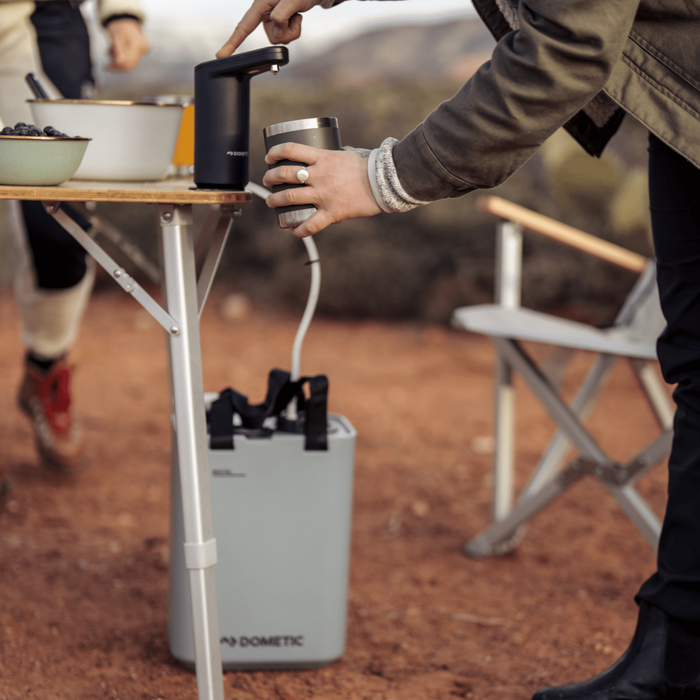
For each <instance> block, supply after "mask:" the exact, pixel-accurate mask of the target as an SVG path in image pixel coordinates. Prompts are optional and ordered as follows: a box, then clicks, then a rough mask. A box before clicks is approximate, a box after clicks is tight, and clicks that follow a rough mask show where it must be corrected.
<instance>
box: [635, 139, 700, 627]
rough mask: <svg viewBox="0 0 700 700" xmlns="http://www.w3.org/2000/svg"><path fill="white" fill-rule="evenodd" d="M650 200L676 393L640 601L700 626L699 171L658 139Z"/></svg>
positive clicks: (652, 152) (664, 362) (667, 369)
mask: <svg viewBox="0 0 700 700" xmlns="http://www.w3.org/2000/svg"><path fill="white" fill-rule="evenodd" d="M649 193H650V201H651V216H652V228H653V232H654V245H655V252H656V259H657V277H658V284H659V293H660V299H661V306H662V309H663V312H664V316H665V317H666V321H667V323H668V325H667V328H666V330H665V331H664V332H663V334H662V335H661V337H660V338H659V341H658V344H657V350H658V356H659V362H660V364H661V369H662V372H663V375H664V379H665V380H666V381H667V382H668V383H669V384H676V385H677V388H676V389H675V391H674V395H673V396H674V400H675V402H676V415H675V419H674V438H673V447H672V450H671V456H670V459H669V486H668V504H667V509H666V516H665V518H664V523H663V529H662V532H661V540H660V543H659V552H658V570H657V572H656V573H655V574H654V575H653V576H652V577H651V578H650V579H649V580H648V581H646V582H645V583H644V585H643V586H642V588H641V590H640V592H639V594H638V597H639V598H641V599H643V600H646V601H648V602H650V603H652V604H653V605H656V606H658V607H660V608H661V609H663V610H664V611H666V612H667V613H668V614H670V615H673V616H675V617H679V618H682V619H686V620H692V621H694V622H700V171H699V170H698V169H697V168H696V167H695V166H693V165H692V164H691V163H690V162H688V161H687V160H686V159H685V158H683V157H682V156H680V155H678V154H677V153H676V152H675V151H672V150H671V149H670V148H669V147H668V146H666V145H665V144H663V143H662V142H661V141H660V140H659V139H657V138H656V137H654V136H650V139H649Z"/></svg>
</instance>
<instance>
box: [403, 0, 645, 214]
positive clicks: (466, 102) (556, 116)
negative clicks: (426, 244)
mask: <svg viewBox="0 0 700 700" xmlns="http://www.w3.org/2000/svg"><path fill="white" fill-rule="evenodd" d="M637 4H638V2H637V0H617V1H616V2H609V0H559V1H557V0H528V2H521V3H520V5H519V12H518V20H519V25H520V26H519V28H518V29H517V30H516V31H513V32H510V33H509V34H507V35H506V36H505V37H503V38H502V39H501V41H500V42H499V43H498V44H497V45H496V47H495V49H494V52H493V55H492V58H491V60H490V61H489V62H487V63H485V64H484V65H483V66H482V67H481V68H480V69H479V70H478V71H477V72H476V74H475V75H474V76H473V77H472V78H471V79H470V80H469V82H468V83H467V84H466V85H465V86H464V87H463V88H462V89H461V90H460V91H459V92H458V93H457V94H456V95H455V97H453V98H452V99H451V100H449V101H447V102H444V103H443V104H441V105H440V106H439V107H438V108H437V109H436V110H435V111H434V112H433V113H432V114H430V115H429V116H428V117H427V118H426V119H425V121H424V122H423V123H422V124H420V125H419V126H418V127H416V129H414V130H413V131H412V132H411V133H410V134H409V135H408V136H406V138H404V139H403V140H402V141H400V142H399V143H397V144H395V145H394V146H393V149H392V158H393V164H394V166H395V169H396V172H397V174H398V179H399V181H400V183H401V186H402V188H403V190H404V191H405V193H406V194H407V195H408V197H409V198H410V199H412V200H415V201H417V202H426V201H434V200H438V199H444V198H448V197H457V196H460V195H462V194H465V193H467V192H469V191H471V190H474V189H478V188H488V187H494V186H496V185H498V184H500V183H501V182H503V181H504V180H506V179H507V178H508V177H509V176H510V175H512V174H513V173H514V172H515V171H516V170H517V169H518V168H519V167H520V166H521V165H522V164H523V163H525V162H526V161H527V160H528V159H529V158H530V157H531V156H532V154H533V153H534V152H535V151H536V150H537V148H538V147H539V146H540V145H541V144H542V143H543V142H544V141H545V139H546V138H547V137H549V136H550V135H551V134H552V133H554V131H556V130H557V129H558V128H559V127H561V126H562V125H563V124H564V123H565V122H566V121H568V120H569V119H570V118H571V117H572V116H573V115H574V114H576V112H578V111H579V110H580V109H581V108H582V107H583V106H584V105H586V103H587V102H588V101H589V100H590V99H591V98H593V97H594V96H595V95H596V94H597V93H598V92H599V91H600V90H601V89H602V88H603V87H604V85H605V83H606V81H607V78H608V76H609V75H610V72H611V71H612V69H613V67H614V65H615V63H616V61H617V60H618V58H619V56H620V54H621V52H622V48H623V46H624V42H625V40H626V38H627V36H628V34H629V30H630V28H631V25H632V22H633V19H634V15H635V11H636V8H637Z"/></svg>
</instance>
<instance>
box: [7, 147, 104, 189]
mask: <svg viewBox="0 0 700 700" xmlns="http://www.w3.org/2000/svg"><path fill="white" fill-rule="evenodd" d="M88 143H90V139H87V138H82V139H63V138H54V137H43V136H0V184H2V185H26V186H33V187H44V186H48V185H60V184H61V183H62V182H65V181H66V180H70V179H71V177H73V175H74V174H75V172H76V170H77V169H78V166H79V165H80V163H81V161H82V160H83V156H84V155H85V149H86V148H87V146H88Z"/></svg>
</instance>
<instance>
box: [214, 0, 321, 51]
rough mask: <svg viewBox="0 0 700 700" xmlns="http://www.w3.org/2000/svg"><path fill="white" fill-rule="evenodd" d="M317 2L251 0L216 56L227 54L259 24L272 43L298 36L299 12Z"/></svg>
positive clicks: (284, 42)
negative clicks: (250, 3)
mask: <svg viewBox="0 0 700 700" xmlns="http://www.w3.org/2000/svg"><path fill="white" fill-rule="evenodd" d="M320 2H321V0H253V4H252V5H251V6H250V8H249V9H248V11H247V12H246V13H245V14H244V15H243V18H242V19H241V21H240V22H239V23H238V25H237V26H236V28H235V29H234V30H233V34H231V36H230V38H229V39H228V41H227V42H226V43H225V44H224V45H223V46H222V47H221V48H220V49H219V50H218V51H217V52H216V57H217V58H224V57H225V56H230V55H231V54H232V53H233V52H234V51H235V50H236V49H237V48H238V47H239V46H240V45H241V44H242V43H243V41H244V39H246V38H247V37H248V36H250V34H252V33H253V31H254V30H255V29H257V27H258V26H259V25H261V24H262V25H263V28H264V29H265V34H267V38H268V39H269V40H270V43H271V44H289V43H290V42H292V41H294V40H295V39H298V38H299V37H300V36H301V14H300V13H301V12H306V11H307V10H310V9H311V8H312V7H315V6H316V5H318V4H319V3H320Z"/></svg>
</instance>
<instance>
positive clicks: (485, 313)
mask: <svg viewBox="0 0 700 700" xmlns="http://www.w3.org/2000/svg"><path fill="white" fill-rule="evenodd" d="M453 325H455V326H456V327H459V328H464V329H465V330H468V331H472V332H474V333H482V334H484V335H488V336H496V337H501V338H515V339H518V340H529V341H532V342H535V343H545V344H549V345H560V346H564V347H570V348H576V349H579V350H590V351H592V352H600V353H605V354H611V355H622V356H625V357H636V358H641V359H645V360H655V359H656V346H655V344H654V343H646V342H641V341H639V340H636V339H634V338H633V337H631V336H630V335H629V334H627V333H626V332H625V329H624V328H617V327H615V326H612V327H611V328H607V329H598V328H593V327H591V326H588V325H586V324H584V323H577V322H576V321H570V320H568V319H563V318H558V317H556V316H551V315H549V314H544V313H541V312H539V311H532V310H531V309H525V308H522V307H519V308H516V309H507V308H504V307H502V306H500V305H499V304H482V305H478V306H464V307H461V308H459V309H456V310H455V312H454V315H453Z"/></svg>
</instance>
